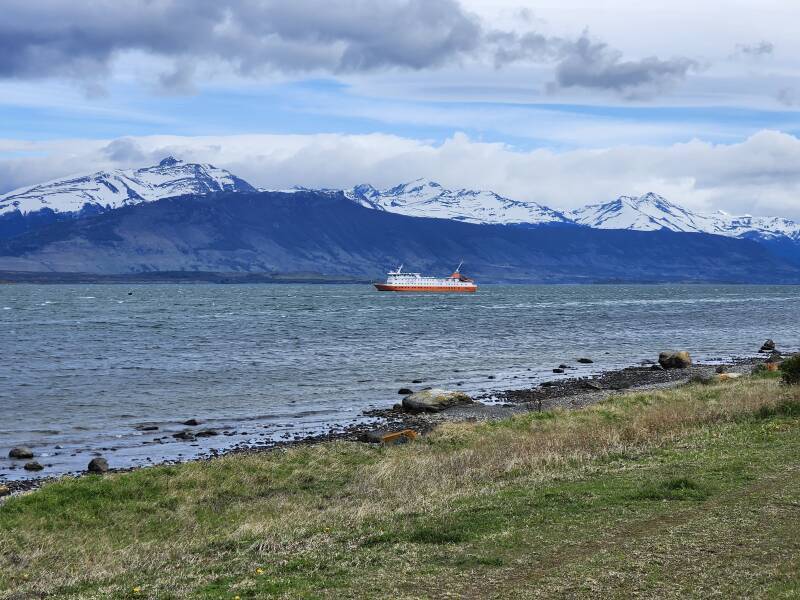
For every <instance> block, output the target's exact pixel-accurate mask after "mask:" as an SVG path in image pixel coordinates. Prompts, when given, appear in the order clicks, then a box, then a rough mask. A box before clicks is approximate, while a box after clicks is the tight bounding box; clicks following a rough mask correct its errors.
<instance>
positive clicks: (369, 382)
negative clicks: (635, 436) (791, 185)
mask: <svg viewBox="0 0 800 600" xmlns="http://www.w3.org/2000/svg"><path fill="white" fill-rule="evenodd" d="M798 315H800V286H700V285H694V286H677V285H675V286H627V285H619V286H611V285H601V286H482V287H481V289H480V290H479V292H478V293H477V294H474V295H431V294H408V295H398V294H386V293H379V292H376V291H374V290H373V289H372V288H371V287H370V286H361V285H342V286H338V285H237V286H222V285H137V286H127V285H45V286H39V285H5V286H0V351H2V361H0V479H20V478H26V477H31V476H36V477H42V476H52V475H57V474H60V473H65V472H71V471H77V470H81V469H83V468H85V466H86V464H87V463H88V461H89V460H90V459H91V457H92V456H93V454H94V453H102V454H103V455H104V456H106V457H107V458H108V461H109V463H110V465H111V466H112V467H117V468H121V467H128V466H136V465H143V464H150V463H156V462H161V461H163V460H176V459H185V458H190V457H193V456H197V455H198V454H200V453H203V452H207V451H209V450H210V449H216V450H223V449H226V448H229V447H231V446H233V445H235V444H241V443H247V444H253V445H258V444H266V443H269V442H271V441H275V440H286V439H293V438H295V437H302V436H304V435H307V434H309V433H312V432H317V431H320V430H321V429H325V428H329V427H336V426H337V425H339V426H342V425H345V424H347V423H352V422H353V421H355V420H357V419H360V418H362V417H361V414H362V412H363V411H364V410H367V409H371V408H386V407H389V406H391V405H392V404H393V403H394V402H397V401H398V400H399V399H400V396H399V395H398V394H397V390H398V388H400V387H411V388H420V387H423V386H435V387H447V388H459V389H463V390H464V391H466V392H468V393H471V394H487V393H491V392H492V391H493V390H502V389H509V388H523V387H530V386H531V385H535V384H536V383H538V382H540V381H543V380H545V379H548V380H549V379H554V378H558V377H574V376H582V375H590V374H593V373H597V372H600V371H605V370H608V369H613V368H618V367H623V366H628V365H631V364H636V363H637V362H639V361H640V360H642V359H652V358H655V357H656V356H657V354H658V352H659V351H660V350H664V349H668V348H681V349H687V350H689V351H690V352H692V354H693V356H694V357H695V359H696V360H700V361H714V360H725V359H728V358H730V357H732V356H744V355H751V354H753V353H754V352H755V351H757V350H758V347H759V346H760V344H761V342H763V341H764V339H766V338H767V337H771V338H773V339H774V340H775V341H776V343H777V345H778V348H779V349H794V348H797V346H798V345H800V319H798ZM582 356H586V357H590V358H592V359H593V360H594V361H595V362H594V363H593V364H590V365H580V364H578V363H576V359H577V358H578V357H582ZM560 363H567V364H570V365H573V366H575V367H576V368H575V369H574V370H569V371H567V373H566V374H564V375H554V374H553V373H552V369H553V368H554V367H556V366H558V365H559V364H560ZM414 380H423V383H417V384H412V381H414ZM189 418H196V419H199V420H200V421H202V422H203V424H202V426H201V427H200V428H212V429H214V430H216V431H218V432H219V433H220V435H218V436H214V437H207V438H199V439H198V440H197V441H195V442H182V441H178V440H175V439H174V438H173V437H172V434H173V433H176V432H179V431H182V430H184V429H186V426H184V425H182V424H181V422H182V421H185V420H187V419H189ZM148 425H149V426H157V427H158V428H159V429H158V430H157V431H140V430H138V429H137V427H142V426H148ZM194 429H197V428H194ZM15 445H28V446H31V447H33V448H34V451H35V452H36V454H37V460H38V461H39V462H40V463H42V464H43V465H46V468H45V470H43V471H41V472H40V473H37V474H30V473H28V472H26V471H23V470H22V469H21V466H22V463H23V462H24V461H12V460H10V459H8V458H6V456H7V453H8V449H9V448H11V447H12V446H15ZM56 446H59V447H58V448H57V447H56Z"/></svg>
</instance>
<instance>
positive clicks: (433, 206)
mask: <svg viewBox="0 0 800 600" xmlns="http://www.w3.org/2000/svg"><path fill="white" fill-rule="evenodd" d="M344 194H345V196H347V197H348V198H350V199H351V200H353V201H354V202H357V203H359V204H361V205H362V206H366V207H368V208H374V209H377V210H385V211H387V212H393V213H398V214H401V215H406V216H411V217H429V218H437V219H453V220H455V221H463V222H466V223H493V224H504V225H510V224H520V223H529V224H536V225H539V224H544V223H569V222H570V221H569V219H567V218H566V217H565V216H564V215H563V214H562V213H560V212H558V211H555V210H552V209H550V208H547V207H546V206H542V205H541V204H537V203H536V202H521V201H518V200H511V199H509V198H504V197H503V196H500V195H498V194H495V193H494V192H488V191H478V190H467V189H461V190H449V189H447V188H444V187H442V186H441V185H439V184H438V183H436V182H434V181H425V180H422V179H417V180H416V181H412V182H410V183H403V184H400V185H398V186H395V187H393V188H389V189H385V190H378V189H375V188H374V187H372V186H371V185H357V186H356V187H354V188H353V189H351V190H346V191H345V192H344Z"/></svg>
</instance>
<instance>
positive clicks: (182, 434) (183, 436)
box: [172, 429, 195, 442]
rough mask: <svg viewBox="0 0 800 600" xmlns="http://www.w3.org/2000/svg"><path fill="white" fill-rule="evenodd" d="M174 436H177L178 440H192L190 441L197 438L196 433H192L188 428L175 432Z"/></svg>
mask: <svg viewBox="0 0 800 600" xmlns="http://www.w3.org/2000/svg"><path fill="white" fill-rule="evenodd" d="M172 437H174V438H176V439H178V440H186V441H190V442H191V441H194V439H195V437H194V433H192V432H191V431H189V430H188V429H187V430H186V431H179V432H178V433H173V434H172Z"/></svg>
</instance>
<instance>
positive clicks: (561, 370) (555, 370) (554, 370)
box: [553, 367, 564, 373]
mask: <svg viewBox="0 0 800 600" xmlns="http://www.w3.org/2000/svg"><path fill="white" fill-rule="evenodd" d="M563 372H564V369H562V368H561V367H559V368H558V369H553V373H563Z"/></svg>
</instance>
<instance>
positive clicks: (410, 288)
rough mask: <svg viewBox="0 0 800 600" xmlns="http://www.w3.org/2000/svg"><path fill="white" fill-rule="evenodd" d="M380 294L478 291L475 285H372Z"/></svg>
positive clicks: (463, 292)
mask: <svg viewBox="0 0 800 600" xmlns="http://www.w3.org/2000/svg"><path fill="white" fill-rule="evenodd" d="M373 285H374V286H375V288H376V289H378V290H379V291H381V292H450V293H459V294H471V293H473V292H477V291H478V286H477V285H471V286H444V285H442V286H438V285H420V286H416V285H391V284H388V283H375V284H373Z"/></svg>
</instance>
